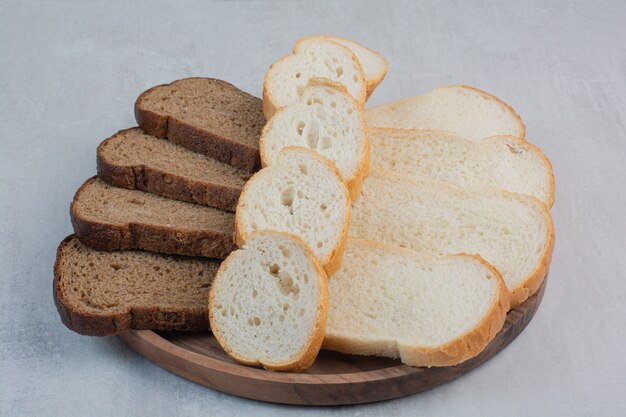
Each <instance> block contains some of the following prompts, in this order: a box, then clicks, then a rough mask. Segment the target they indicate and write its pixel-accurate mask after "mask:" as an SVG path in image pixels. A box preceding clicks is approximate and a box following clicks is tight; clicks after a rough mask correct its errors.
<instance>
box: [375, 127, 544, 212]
mask: <svg viewBox="0 0 626 417" xmlns="http://www.w3.org/2000/svg"><path fill="white" fill-rule="evenodd" d="M369 136H370V146H371V155H372V156H371V160H372V170H373V171H376V172H389V173H394V174H400V175H405V176H409V177H412V178H415V179H436V180H444V181H450V182H452V183H455V184H456V185H459V186H461V187H462V188H465V189H471V190H479V189H484V188H497V189H502V190H507V191H511V192H516V193H522V194H529V195H532V196H534V197H537V198H538V199H539V200H540V201H541V202H543V203H544V204H546V205H547V206H548V207H551V206H552V204H553V203H554V174H553V173H552V166H551V165H550V161H549V160H548V158H546V157H545V155H544V154H543V153H541V150H540V149H539V148H537V147H535V146H533V145H531V144H530V143H528V142H527V141H525V140H523V139H519V138H516V137H513V136H494V137H491V138H487V139H484V140H483V141H481V142H476V141H473V140H470V139H465V138H461V137H459V136H457V135H455V134H453V133H449V132H442V131H436V130H409V129H389V128H386V129H381V128H372V129H370V132H369Z"/></svg>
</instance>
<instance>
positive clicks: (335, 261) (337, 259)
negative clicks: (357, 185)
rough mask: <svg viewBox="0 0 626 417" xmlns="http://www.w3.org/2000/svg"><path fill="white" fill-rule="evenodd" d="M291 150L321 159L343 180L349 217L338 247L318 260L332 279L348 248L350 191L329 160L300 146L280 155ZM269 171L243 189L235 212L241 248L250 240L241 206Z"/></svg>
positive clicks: (253, 178)
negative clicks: (256, 182) (256, 183)
mask: <svg viewBox="0 0 626 417" xmlns="http://www.w3.org/2000/svg"><path fill="white" fill-rule="evenodd" d="M291 149H297V150H300V151H304V152H307V153H309V154H311V155H314V156H315V157H316V158H319V159H320V160H322V161H323V162H324V163H325V164H326V165H327V166H328V167H329V168H330V169H331V170H332V171H333V172H334V173H335V175H337V177H338V178H339V179H341V183H342V184H343V185H344V190H345V194H346V196H347V197H348V198H347V199H346V201H347V204H346V207H345V210H346V212H347V213H348V215H347V216H346V219H345V221H344V223H343V225H342V226H341V231H340V238H339V242H338V243H337V246H336V247H335V248H334V249H333V250H332V251H330V253H329V254H328V256H327V257H326V259H318V262H319V263H320V264H321V265H322V268H323V269H324V271H325V272H326V274H327V276H328V277H329V278H330V277H331V276H332V275H333V274H334V273H335V272H337V270H338V269H339V267H340V266H341V261H342V260H343V253H344V251H345V248H346V240H347V239H348V228H349V226H350V209H351V200H350V193H349V191H348V187H347V185H346V182H345V181H344V180H343V177H342V176H341V174H340V173H339V170H338V169H337V167H336V166H335V164H333V163H332V162H331V161H330V160H329V159H327V158H325V157H323V156H322V155H320V154H318V153H317V152H315V151H312V150H311V149H308V148H303V147H299V146H288V147H285V148H283V150H281V151H280V153H283V152H289V151H290V150H291ZM269 169H272V167H268V168H265V169H263V170H261V171H259V172H257V173H256V174H254V175H253V176H252V178H250V180H249V181H248V182H247V183H246V185H245V186H244V187H243V191H242V192H241V197H240V198H239V203H238V204H237V210H236V211H235V235H234V240H235V243H236V244H237V246H239V247H241V246H243V245H244V244H245V242H246V239H247V238H248V235H246V233H245V231H244V229H243V220H242V218H241V217H242V214H241V206H242V205H243V204H244V202H245V201H246V198H247V197H246V194H247V191H248V190H249V189H250V187H251V186H252V184H253V183H254V181H257V180H259V178H261V177H262V176H264V175H268V172H269V171H267V170H269ZM305 244H306V243H305ZM311 251H312V250H311Z"/></svg>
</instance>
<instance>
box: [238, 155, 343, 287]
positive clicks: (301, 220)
mask: <svg viewBox="0 0 626 417" xmlns="http://www.w3.org/2000/svg"><path fill="white" fill-rule="evenodd" d="M349 220H350V196H349V194H348V188H347V187H346V184H345V182H344V181H343V179H342V178H341V175H340V174H339V171H337V168H336V167H335V166H334V165H333V164H332V162H330V161H329V160H328V159H326V158H324V157H322V156H320V155H319V154H317V153H316V152H313V151H311V150H310V149H307V148H298V147H293V148H285V149H283V150H282V151H281V152H280V154H279V156H278V160H277V161H276V163H275V164H274V165H272V166H271V167H267V168H263V169H262V170H261V171H259V172H257V173H256V174H255V175H254V176H253V177H252V178H251V179H250V181H248V183H247V184H246V186H245V188H244V189H243V192H242V193H241V198H240V199H239V204H238V205H237V212H236V214H235V241H236V242H237V244H238V245H239V246H241V245H243V244H244V243H245V242H246V240H247V239H248V237H249V236H250V234H251V233H252V232H254V231H257V230H267V229H270V230H280V231H283V232H287V233H290V234H293V235H295V236H297V237H299V238H301V239H302V240H303V241H304V242H305V243H306V244H307V245H309V247H310V248H311V249H312V251H313V253H315V256H317V259H318V261H319V262H320V264H321V265H322V267H323V268H324V270H325V271H326V273H327V274H328V275H329V276H330V275H332V274H333V272H335V271H336V270H337V268H339V265H340V264H341V258H342V256H343V251H344V247H345V243H346V237H347V232H348V224H349Z"/></svg>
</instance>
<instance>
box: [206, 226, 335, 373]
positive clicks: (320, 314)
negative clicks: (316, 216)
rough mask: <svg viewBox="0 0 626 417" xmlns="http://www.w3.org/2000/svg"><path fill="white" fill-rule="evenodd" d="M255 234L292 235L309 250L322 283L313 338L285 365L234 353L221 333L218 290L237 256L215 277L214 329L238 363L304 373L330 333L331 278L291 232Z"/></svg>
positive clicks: (211, 295)
mask: <svg viewBox="0 0 626 417" xmlns="http://www.w3.org/2000/svg"><path fill="white" fill-rule="evenodd" d="M253 233H263V234H268V235H277V236H288V237H290V238H292V239H293V240H294V241H295V242H296V243H297V244H298V245H300V246H301V248H302V249H303V250H304V251H305V253H306V254H307V255H308V256H309V258H310V260H311V263H312V265H313V266H314V268H315V270H316V271H317V274H316V275H317V277H316V278H317V280H318V300H319V303H318V308H317V312H316V316H315V324H314V326H313V328H312V329H311V335H310V337H309V339H308V340H307V342H306V343H305V344H304V345H303V346H302V349H301V350H300V352H299V353H298V355H296V356H295V357H293V358H291V359H290V360H288V361H285V362H271V361H267V360H260V359H249V358H245V357H242V356H239V355H237V354H236V353H235V352H234V351H233V349H232V348H231V346H230V345H228V343H226V341H225V340H224V337H223V336H222V334H221V333H220V329H219V326H217V325H216V323H215V318H214V311H215V308H214V305H215V288H217V285H216V284H217V283H218V282H219V280H221V279H222V276H223V273H224V270H225V269H226V268H227V266H228V264H229V263H230V262H231V261H232V259H233V257H229V258H227V259H226V260H225V261H224V262H222V265H220V268H219V270H218V271H217V274H216V276H215V280H214V281H213V286H212V287H211V290H210V291H209V302H208V306H209V326H210V328H211V329H212V331H213V335H214V336H215V338H216V339H217V341H218V343H219V345H220V346H221V347H222V349H224V351H225V352H226V353H228V355H230V356H231V357H232V358H233V359H235V360H236V361H237V362H239V363H241V364H243V365H247V366H254V367H263V368H265V369H267V370H272V371H282V372H299V371H302V370H304V369H306V368H308V367H310V366H311V365H312V364H313V362H314V361H315V358H316V357H317V354H318V353H319V351H320V348H321V346H322V342H323V340H324V335H325V334H326V318H327V316H328V303H329V296H328V278H327V276H326V273H325V272H324V270H323V269H322V267H321V266H320V264H319V263H318V261H317V259H316V257H315V254H314V253H313V251H312V250H311V248H309V246H308V245H307V244H306V243H305V242H304V241H303V240H302V239H300V238H299V237H297V236H295V235H292V234H290V233H286V232H282V231H276V230H263V231H260V232H253Z"/></svg>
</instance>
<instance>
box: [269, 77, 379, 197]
mask: <svg viewBox="0 0 626 417" xmlns="http://www.w3.org/2000/svg"><path fill="white" fill-rule="evenodd" d="M259 146H260V148H261V164H262V165H263V166H270V165H272V164H274V163H275V162H276V160H277V159H278V154H279V152H280V151H281V150H282V149H283V148H285V147H288V146H302V147H305V148H309V149H311V150H313V151H315V152H317V153H319V154H321V155H322V156H324V157H326V158H328V159H330V160H331V161H332V162H333V163H334V164H335V165H336V166H337V168H338V169H339V172H340V173H341V175H342V176H343V178H344V179H345V181H346V184H347V186H348V190H349V191H350V198H351V199H352V200H356V199H357V197H358V196H359V194H360V193H361V186H362V185H363V180H364V179H365V177H366V176H367V174H368V173H369V157H370V156H369V141H368V139H367V125H366V123H365V116H364V114H363V111H362V109H361V107H360V106H359V105H358V104H357V102H356V101H354V99H353V98H352V97H351V96H350V95H349V94H348V92H347V91H346V89H345V87H344V86H343V85H341V84H337V83H332V82H330V81H328V80H327V79H325V78H322V79H320V78H314V79H312V80H311V81H310V82H309V85H308V86H307V87H306V88H305V90H304V93H303V94H302V97H301V98H300V99H299V101H298V102H297V103H293V104H290V105H288V106H286V107H283V108H281V109H279V110H278V111H277V112H276V113H274V116H273V117H272V118H271V119H270V120H269V122H268V123H267V124H266V125H265V128H263V132H262V133H261V139H260V141H259Z"/></svg>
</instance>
